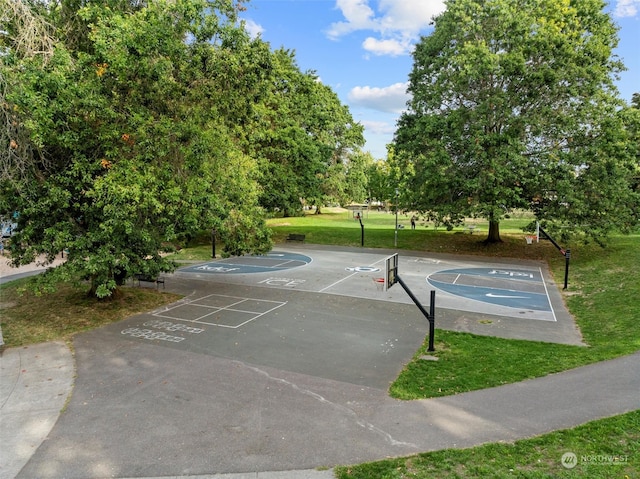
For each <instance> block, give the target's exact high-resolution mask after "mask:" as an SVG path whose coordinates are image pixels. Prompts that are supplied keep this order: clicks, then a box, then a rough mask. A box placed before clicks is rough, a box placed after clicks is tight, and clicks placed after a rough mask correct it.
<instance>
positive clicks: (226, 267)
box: [178, 249, 571, 340]
mask: <svg viewBox="0 0 640 479" xmlns="http://www.w3.org/2000/svg"><path fill="white" fill-rule="evenodd" d="M389 254H391V252H388V251H387V252H381V251H372V250H355V249H352V250H348V251H347V250H320V249H316V250H310V249H305V250H304V251H295V252H292V251H274V252H272V253H269V254H268V255H265V256H248V257H242V258H233V259H226V260H219V261H212V262H208V263H205V264H202V265H195V266H189V267H186V268H182V269H180V270H179V272H178V274H179V275H188V276H191V277H196V278H199V279H204V280H210V281H223V282H225V283H228V284H243V285H252V286H262V287H275V288H285V289H289V290H296V291H314V292H321V293H326V294H334V295H347V296H352V297H354V298H370V299H377V300H383V301H391V302H400V303H411V299H410V298H409V297H408V295H407V294H406V292H405V291H403V290H402V288H401V287H400V286H399V285H395V286H394V287H393V288H391V289H389V290H388V291H382V292H381V291H380V290H379V288H378V285H377V283H376V282H375V279H377V278H380V277H382V276H384V272H383V271H382V270H383V268H384V259H385V258H386V257H387V256H388V255H389ZM399 259H400V262H399V275H400V276H401V277H402V279H403V280H404V281H405V283H407V284H409V285H410V289H411V290H412V292H413V293H414V294H415V295H416V296H417V297H418V298H419V299H420V300H421V301H423V302H424V304H428V301H429V291H430V290H432V289H434V290H436V293H437V299H436V303H437V307H439V308H442V309H448V310H458V311H466V312H469V313H475V314H486V315H494V316H498V317H505V318H515V319H518V320H522V319H531V320H541V321H550V322H558V321H559V320H569V321H570V322H571V318H568V313H567V312H566V309H565V308H564V305H563V302H562V300H561V298H560V294H559V292H558V289H557V286H556V285H555V283H554V282H553V280H551V278H550V276H549V273H548V272H547V271H546V267H545V266H544V265H543V264H542V263H535V262H526V263H520V264H510V263H505V262H504V260H499V261H496V260H491V261H489V260H485V259H482V258H460V257H454V256H436V255H420V254H418V253H401V254H400V257H399ZM488 263H489V264H488ZM256 273H260V274H256ZM559 318H560V319H559ZM531 339H536V338H535V337H531ZM543 340H544V339H543Z"/></svg>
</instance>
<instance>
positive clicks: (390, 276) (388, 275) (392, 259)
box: [384, 253, 398, 290]
mask: <svg viewBox="0 0 640 479" xmlns="http://www.w3.org/2000/svg"><path fill="white" fill-rule="evenodd" d="M397 276H398V253H395V254H392V255H391V256H389V257H388V258H386V259H385V268H384V284H385V290H387V289H389V288H390V287H391V286H393V285H394V284H396V282H397V281H398V279H397Z"/></svg>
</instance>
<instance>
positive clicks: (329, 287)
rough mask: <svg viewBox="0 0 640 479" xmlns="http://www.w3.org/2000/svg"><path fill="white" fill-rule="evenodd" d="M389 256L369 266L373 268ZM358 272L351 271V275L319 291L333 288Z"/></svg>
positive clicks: (322, 291)
mask: <svg viewBox="0 0 640 479" xmlns="http://www.w3.org/2000/svg"><path fill="white" fill-rule="evenodd" d="M387 258H388V256H385V257H384V258H382V259H379V260H378V261H376V262H375V263H372V264H370V265H369V267H370V268H371V267H373V266H375V265H377V264H378V263H380V262H381V261H386V259H387ZM358 273H359V271H355V272H353V273H351V274H350V275H348V276H345V277H344V278H342V279H339V280H338V281H336V282H335V283H332V284H330V285H329V286H327V287H325V288H322V289H321V290H320V291H318V292H319V293H324V292H325V291H326V290H328V289H331V288H333V287H334V286H335V285H337V284H340V283H342V282H343V281H346V280H347V279H349V278H351V277H353V276H355V275H356V274H358Z"/></svg>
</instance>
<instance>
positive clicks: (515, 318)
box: [112, 245, 581, 389]
mask: <svg viewBox="0 0 640 479" xmlns="http://www.w3.org/2000/svg"><path fill="white" fill-rule="evenodd" d="M396 277H400V278H401V279H402V282H403V283H404V284H405V285H406V286H407V288H408V289H409V290H410V291H411V293H412V294H413V296H414V297H415V298H416V299H417V301H418V302H419V303H421V305H422V306H424V309H425V310H426V309H429V306H430V295H431V291H435V339H436V342H437V336H438V330H442V329H447V330H452V331H460V332H470V333H474V334H481V335H491V336H498V337H504V338H512V339H525V340H535V341H546V342H557V343H564V344H581V337H580V334H579V332H578V330H577V328H576V327H575V325H574V323H573V319H572V318H571V316H570V315H569V314H568V312H567V311H566V309H565V307H564V305H563V302H562V298H561V296H560V293H559V291H558V288H557V286H556V285H555V283H554V282H553V281H552V279H551V278H550V277H549V274H548V272H547V271H546V268H545V266H544V264H542V263H533V262H522V263H518V264H510V263H507V262H504V261H500V260H498V261H496V260H495V259H492V260H488V259H484V258H476V257H459V256H448V255H434V254H421V253H415V252H403V253H401V254H395V252H393V251H381V250H371V249H360V248H335V247H330V249H329V248H327V249H322V247H320V246H315V247H305V246H299V247H296V248H292V247H288V245H287V247H286V248H285V247H280V248H278V249H276V250H275V251H272V252H271V253H269V254H266V255H261V256H243V257H239V258H226V259H217V260H212V261H207V262H204V263H200V264H191V265H188V266H185V267H183V268H180V269H179V270H178V271H177V272H176V273H174V274H173V275H170V276H167V278H166V285H167V289H172V290H174V291H176V292H180V293H182V294H184V296H185V297H184V298H183V299H182V300H181V301H179V302H177V303H175V304H171V305H168V306H166V307H163V308H161V309H159V310H156V311H153V312H150V313H148V314H143V315H139V316H136V317H133V318H130V319H128V320H126V322H125V323H124V326H123V325H122V324H119V325H113V326H112V328H119V331H118V333H119V335H120V336H121V337H127V338H129V339H136V340H141V341H145V342H153V343H155V344H158V345H164V346H168V347H173V348H178V349H183V350H186V351H191V352H198V353H205V354H212V355H216V356H222V357H225V358H231V359H235V360H239V361H243V362H249V363H252V364H260V365H264V366H269V367H274V368H278V369H285V370H288V371H292V372H297V373H303V374H308V375H311V376H316V377H322V378H325V379H331V380H338V381H344V382H349V383H352V384H362V385H367V386H371V387H376V388H382V389H386V387H387V385H388V384H389V382H390V381H393V380H394V379H395V377H396V376H397V374H398V373H399V371H400V369H401V367H402V365H403V364H406V363H407V362H408V361H409V360H410V359H411V357H412V356H413V354H414V353H415V351H416V350H417V349H418V348H419V347H420V345H421V344H422V342H423V341H424V340H425V338H427V337H428V335H429V321H428V318H427V317H425V316H424V315H423V314H422V313H421V311H420V309H419V308H418V307H417V306H416V304H414V301H413V300H412V298H411V297H410V296H409V295H408V293H407V291H406V290H405V289H404V288H403V287H401V286H400V285H398V284H395V280H396Z"/></svg>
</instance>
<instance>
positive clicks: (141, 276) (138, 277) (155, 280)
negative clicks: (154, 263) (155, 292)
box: [133, 273, 164, 289]
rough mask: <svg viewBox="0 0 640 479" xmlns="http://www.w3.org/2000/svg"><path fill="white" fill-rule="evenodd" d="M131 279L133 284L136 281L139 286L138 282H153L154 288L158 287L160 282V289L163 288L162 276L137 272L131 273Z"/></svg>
mask: <svg viewBox="0 0 640 479" xmlns="http://www.w3.org/2000/svg"><path fill="white" fill-rule="evenodd" d="M133 281H134V284H135V282H136V281H137V282H138V286H140V283H155V285H156V288H159V287H160V285H161V284H162V289H164V278H161V277H160V276H158V277H156V278H154V277H152V276H149V275H146V274H142V273H138V274H134V275H133Z"/></svg>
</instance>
